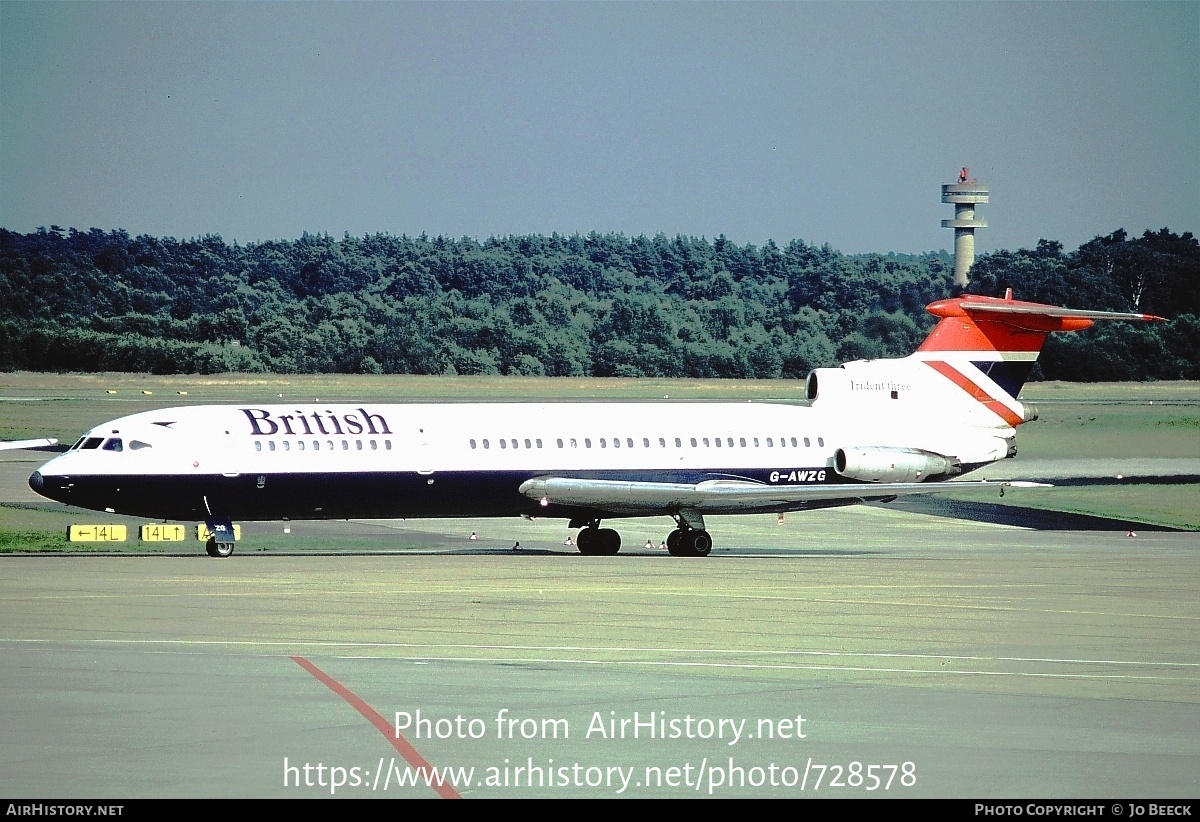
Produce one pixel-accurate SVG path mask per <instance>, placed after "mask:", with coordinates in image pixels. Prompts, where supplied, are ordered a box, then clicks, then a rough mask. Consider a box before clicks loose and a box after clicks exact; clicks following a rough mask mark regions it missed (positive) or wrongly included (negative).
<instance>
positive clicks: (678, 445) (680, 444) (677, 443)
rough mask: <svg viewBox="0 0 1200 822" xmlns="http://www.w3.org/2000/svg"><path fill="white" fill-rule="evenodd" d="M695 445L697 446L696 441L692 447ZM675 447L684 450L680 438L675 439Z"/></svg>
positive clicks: (693, 441)
mask: <svg viewBox="0 0 1200 822" xmlns="http://www.w3.org/2000/svg"><path fill="white" fill-rule="evenodd" d="M695 444H696V441H695V440H692V445H695ZM675 447H676V448H682V447H683V440H681V439H679V437H676V438H675Z"/></svg>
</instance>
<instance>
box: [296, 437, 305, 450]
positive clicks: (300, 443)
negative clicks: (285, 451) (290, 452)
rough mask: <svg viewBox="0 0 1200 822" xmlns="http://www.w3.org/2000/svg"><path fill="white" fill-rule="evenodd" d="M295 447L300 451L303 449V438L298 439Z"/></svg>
mask: <svg viewBox="0 0 1200 822" xmlns="http://www.w3.org/2000/svg"><path fill="white" fill-rule="evenodd" d="M296 447H297V448H298V449H300V450H301V451H303V450H304V440H300V442H298V443H296Z"/></svg>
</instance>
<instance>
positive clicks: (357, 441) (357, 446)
mask: <svg viewBox="0 0 1200 822" xmlns="http://www.w3.org/2000/svg"><path fill="white" fill-rule="evenodd" d="M354 447H355V448H357V449H358V450H359V451H361V450H362V440H355V441H354Z"/></svg>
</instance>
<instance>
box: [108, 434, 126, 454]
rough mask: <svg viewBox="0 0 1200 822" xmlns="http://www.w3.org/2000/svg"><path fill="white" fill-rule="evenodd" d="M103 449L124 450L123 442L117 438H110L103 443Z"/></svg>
mask: <svg viewBox="0 0 1200 822" xmlns="http://www.w3.org/2000/svg"><path fill="white" fill-rule="evenodd" d="M104 450H105V451H124V450H125V444H124V443H123V442H121V440H119V439H118V438H116V437H113V438H112V439H111V440H109V441H108V442H106V443H104Z"/></svg>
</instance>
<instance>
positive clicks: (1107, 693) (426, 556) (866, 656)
mask: <svg viewBox="0 0 1200 822" xmlns="http://www.w3.org/2000/svg"><path fill="white" fill-rule="evenodd" d="M793 522H799V523H801V524H800V525H798V526H793V525H792V524H793ZM526 525H528V524H526ZM535 525H536V524H535ZM789 526H792V527H791V531H790V536H789V540H790V542H789V543H788V544H787V545H784V547H772V548H769V549H764V548H761V547H759V548H755V547H747V546H739V545H737V544H722V545H721V548H720V550H718V551H717V552H715V553H714V555H713V556H711V557H709V558H707V559H703V560H683V559H673V558H671V557H668V556H665V555H662V553H661V552H656V551H644V550H643V551H639V550H637V549H636V547H635V549H634V550H633V552H632V553H630V554H629V555H624V552H623V555H622V556H618V557H611V558H600V557H594V558H585V557H580V556H578V555H574V554H571V553H570V550H571V549H569V548H566V547H563V546H562V545H561V535H560V530H561V529H560V528H559V529H558V530H554V531H553V537H552V538H551V536H550V533H551V532H549V531H548V532H547V538H546V539H545V540H542V541H538V540H537V539H534V540H532V541H531V542H528V543H525V542H523V544H528V545H529V547H530V548H531V549H533V550H529V551H522V552H512V551H511V550H509V549H508V548H507V547H506V546H483V547H482V548H464V550H463V552H461V553H451V554H447V553H444V552H422V551H403V552H397V553H393V554H390V555H370V556H361V555H358V556H339V555H321V556H276V555H264V554H260V555H254V554H252V553H246V552H244V551H242V552H240V553H238V554H235V555H234V557H232V558H231V559H229V560H220V561H219V560H210V559H208V558H207V557H204V556H202V555H197V556H194V557H165V556H147V557H81V556H80V557H52V556H6V557H0V626H3V627H2V628H0V678H2V680H3V682H4V687H3V688H0V716H4V717H5V732H4V734H2V735H0V769H2V772H3V774H4V778H3V784H4V786H5V793H7V794H11V795H23V796H36V797H42V798H45V797H77V798H78V797H97V798H103V797H112V798H125V797H143V796H167V797H226V796H292V797H300V796H331V795H333V796H339V797H344V796H353V797H368V796H376V797H389V796H417V797H432V796H436V795H437V793H436V792H435V791H434V790H433V789H431V788H429V787H426V786H425V785H424V783H423V782H422V783H421V784H420V785H418V786H416V787H414V786H412V785H406V786H403V787H400V786H398V785H397V784H396V783H397V782H398V781H400V780H406V779H408V778H409V776H410V772H409V771H408V770H406V766H407V765H408V764H409V763H410V762H413V761H416V760H414V759H412V756H411V755H412V753H413V751H412V750H411V749H406V748H404V747H403V745H402V744H401V741H399V740H396V739H395V734H394V732H389V733H384V732H382V731H381V729H380V727H377V725H380V724H381V726H382V727H383V729H384V730H388V729H391V728H393V726H394V723H395V721H396V714H397V712H399V713H400V714H401V715H402V720H403V717H404V715H407V717H408V719H407V720H404V721H407V722H408V723H410V724H408V726H407V728H406V730H405V731H404V733H403V736H404V738H405V741H406V742H407V743H408V744H409V745H411V748H412V749H415V753H416V754H418V755H419V756H420V757H423V759H424V761H426V762H428V763H429V764H430V765H432V766H434V767H437V768H443V767H453V768H466V769H469V768H474V769H475V770H474V771H473V772H471V771H461V772H455V774H454V775H453V776H454V778H455V779H456V780H458V781H459V782H460V783H461V784H459V785H458V786H457V787H456V788H455V789H454V792H456V793H457V794H459V795H462V796H466V797H510V796H512V797H516V796H595V797H601V796H706V795H710V794H711V795H716V796H799V795H804V796H846V797H850V796H854V797H859V796H904V797H912V796H935V797H980V798H983V797H993V798H994V797H1098V798H1099V797H1103V798H1135V797H1184V798H1186V797H1194V796H1196V795H1197V793H1198V792H1200V733H1197V730H1198V726H1197V721H1196V720H1197V716H1198V709H1200V604H1198V601H1197V597H1196V593H1195V592H1196V591H1197V590H1198V589H1200V537H1198V536H1197V535H1196V534H1195V533H1172V532H1166V531H1154V532H1145V533H1138V535H1137V536H1136V537H1129V536H1127V535H1126V532H1125V531H1086V532H1082V531H1065V530H1064V531H1055V530H1044V529H1042V530H1039V529H1029V528H1018V527H1011V526H1004V525H995V524H989V523H977V522H961V521H957V520H952V519H945V518H940V517H932V516H928V515H923V514H919V513H911V512H905V511H895V510H885V509H876V508H857V509H847V510H842V511H833V512H821V513H819V514H814V515H812V516H811V517H808V518H804V519H796V520H789ZM326 527H329V528H333V527H334V525H333V524H329V525H328V526H326ZM343 527H345V526H343ZM363 527H366V526H363ZM400 527H405V528H411V529H414V530H413V531H412V532H411V533H421V529H425V533H429V534H431V535H433V534H436V533H438V529H442V530H443V531H444V530H445V528H446V526H445V524H441V523H437V522H425V523H403V524H401V525H400ZM711 527H712V528H713V529H714V531H715V532H717V533H720V531H719V529H718V526H717V525H713V526H711ZM660 530H661V529H660ZM664 533H665V531H664ZM552 539H553V540H557V541H558V542H553V541H551V540H552ZM728 542H729V540H726V543H728ZM418 712H419V717H418ZM372 714H373V715H374V716H372ZM420 720H424V721H425V724H421V722H420ZM373 722H374V723H376V724H373ZM514 723H515V724H514ZM306 766H307V767H306ZM338 782H340V783H341V784H335V783H338ZM531 782H532V784H530V783H531ZM884 783H888V784H887V785H886V786H885V784H884Z"/></svg>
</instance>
